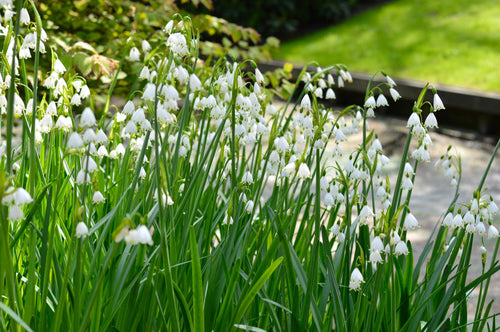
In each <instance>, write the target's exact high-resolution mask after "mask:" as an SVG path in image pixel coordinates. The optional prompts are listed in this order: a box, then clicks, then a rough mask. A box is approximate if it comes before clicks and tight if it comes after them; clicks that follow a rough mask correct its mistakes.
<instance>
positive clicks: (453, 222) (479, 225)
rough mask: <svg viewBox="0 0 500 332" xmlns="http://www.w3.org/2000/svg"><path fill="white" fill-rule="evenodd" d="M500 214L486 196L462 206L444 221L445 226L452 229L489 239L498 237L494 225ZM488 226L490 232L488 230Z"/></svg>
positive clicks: (447, 215)
mask: <svg viewBox="0 0 500 332" xmlns="http://www.w3.org/2000/svg"><path fill="white" fill-rule="evenodd" d="M496 214H498V207H497V205H496V204H495V202H494V201H493V198H492V197H491V196H489V195H488V196H486V195H484V196H483V197H481V198H480V199H479V200H478V199H477V198H474V199H472V200H471V201H470V203H468V204H466V205H464V206H462V207H460V208H459V210H458V211H457V212H456V213H452V212H448V213H447V214H446V216H445V218H444V219H443V226H445V227H448V228H450V229H452V230H453V229H465V231H466V232H467V233H471V234H475V235H477V236H480V237H485V236H487V237H488V238H489V239H491V238H496V237H498V230H497V228H496V227H495V226H494V225H493V224H492V220H493V217H494V216H495V215H496ZM486 226H488V230H486Z"/></svg>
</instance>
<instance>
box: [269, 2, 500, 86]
mask: <svg viewBox="0 0 500 332" xmlns="http://www.w3.org/2000/svg"><path fill="white" fill-rule="evenodd" d="M498 17H500V2H498V1H494V0H479V1H465V0H444V1H432V0H404V1H394V2H391V3H389V4H386V5H383V6H381V7H378V8H375V9H372V10H370V11H368V12H365V13H363V14H360V15H357V16H355V17H352V18H351V19H349V20H347V21H345V22H344V23H342V24H339V25H337V26H333V27H330V28H327V29H324V30H321V31H318V32H315V33H313V34H310V35H307V36H305V37H302V38H298V39H295V40H291V41H287V42H284V43H283V44H282V46H281V49H280V52H279V53H278V54H276V55H275V57H276V58H280V59H285V60H288V61H292V62H297V63H306V62H310V61H312V60H315V61H317V62H318V63H319V64H320V65H322V66H326V65H331V64H334V63H346V64H348V65H349V69H350V70H353V71H362V72H368V73H374V72H376V71H378V70H385V71H387V72H388V73H391V75H392V76H394V77H399V78H411V79H416V80H421V81H430V82H433V83H439V84H447V85H455V86H460V87H465V88H472V89H478V90H485V91H500V75H498V72H499V70H500V43H499V41H500V20H499V19H498Z"/></svg>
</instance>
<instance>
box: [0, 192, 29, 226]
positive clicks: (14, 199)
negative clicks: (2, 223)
mask: <svg viewBox="0 0 500 332" xmlns="http://www.w3.org/2000/svg"><path fill="white" fill-rule="evenodd" d="M32 201H33V199H32V198H31V195H30V194H29V193H28V192H27V191H26V190H25V189H24V188H14V187H9V188H7V190H6V191H5V192H4V193H3V195H2V204H3V205H4V206H8V207H9V214H8V216H7V219H8V220H10V221H19V220H22V219H24V212H23V207H24V206H25V205H26V204H29V203H31V202H32Z"/></svg>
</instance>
